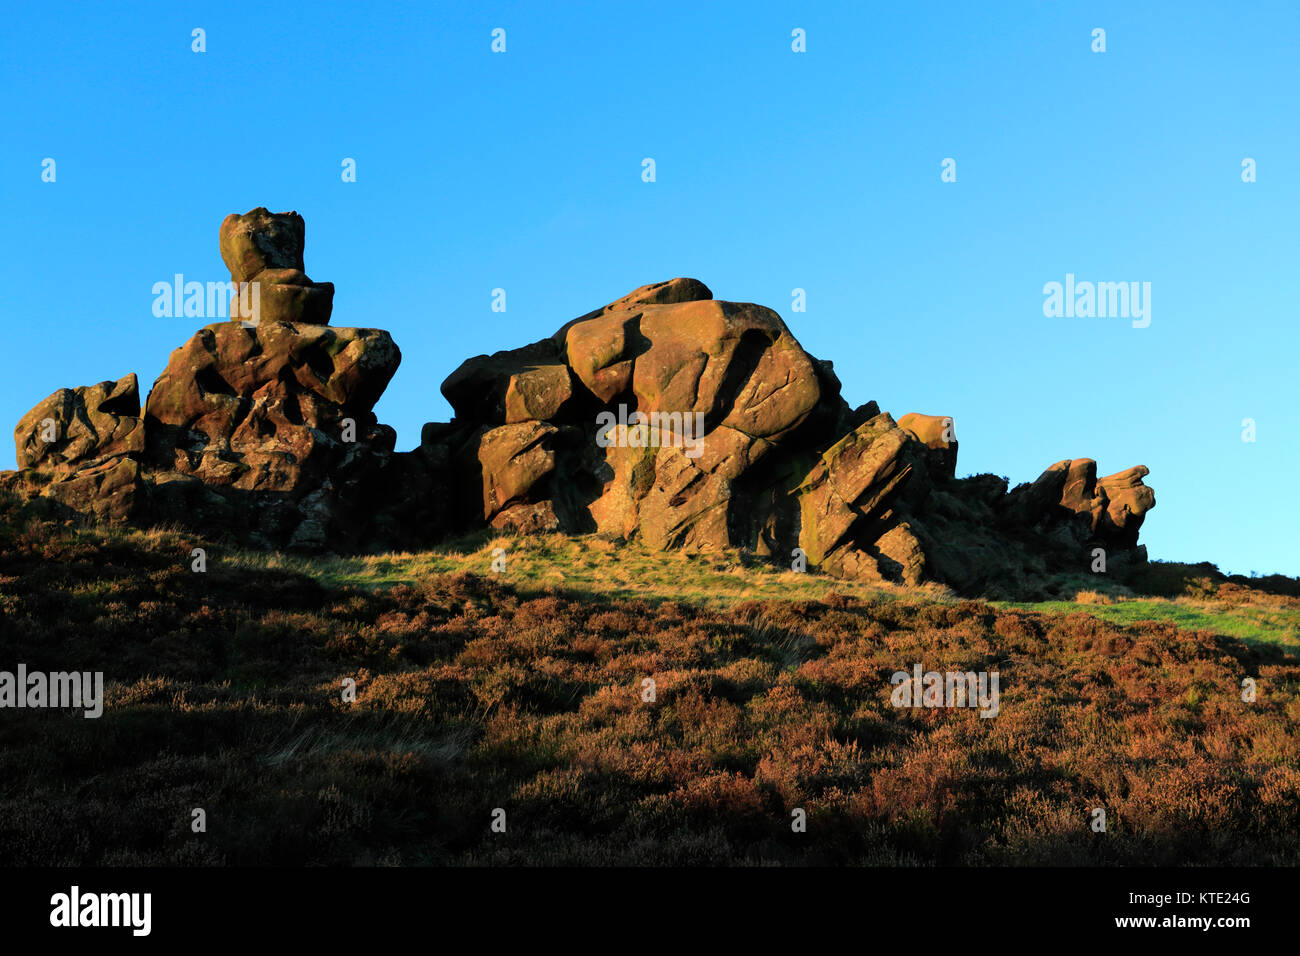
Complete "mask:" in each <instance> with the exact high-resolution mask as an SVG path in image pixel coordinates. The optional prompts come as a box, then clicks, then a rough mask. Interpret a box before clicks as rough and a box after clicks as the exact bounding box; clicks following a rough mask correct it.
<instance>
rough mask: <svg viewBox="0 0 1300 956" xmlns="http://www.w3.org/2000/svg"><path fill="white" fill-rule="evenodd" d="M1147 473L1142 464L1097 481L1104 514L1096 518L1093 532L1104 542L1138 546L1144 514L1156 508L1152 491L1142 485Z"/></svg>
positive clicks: (1127, 546) (1129, 546)
mask: <svg viewBox="0 0 1300 956" xmlns="http://www.w3.org/2000/svg"><path fill="white" fill-rule="evenodd" d="M1150 473H1151V472H1150V470H1149V469H1147V467H1146V466H1145V465H1137V466H1136V467H1133V468H1129V469H1127V470H1125V471H1121V472H1116V473H1115V474H1113V475H1107V476H1106V477H1105V478H1100V479H1098V481H1097V488H1098V490H1099V491H1100V492H1101V494H1102V495H1103V496H1104V497H1105V499H1106V511H1105V513H1104V514H1102V515H1100V516H1099V517H1098V520H1097V525H1096V526H1095V528H1094V530H1095V531H1096V532H1097V533H1098V534H1099V536H1100V537H1102V538H1103V539H1104V540H1106V541H1109V542H1111V543H1112V544H1115V545H1118V546H1120V547H1124V548H1132V547H1136V546H1137V539H1138V530H1139V529H1140V528H1141V527H1142V522H1143V520H1144V519H1145V518H1146V513H1147V512H1148V511H1150V510H1151V509H1152V508H1154V507H1155V506H1156V495H1155V492H1154V491H1152V490H1151V489H1150V488H1148V487H1147V486H1146V485H1144V484H1143V483H1142V479H1143V478H1145V477H1146V476H1147V475H1149V474H1150Z"/></svg>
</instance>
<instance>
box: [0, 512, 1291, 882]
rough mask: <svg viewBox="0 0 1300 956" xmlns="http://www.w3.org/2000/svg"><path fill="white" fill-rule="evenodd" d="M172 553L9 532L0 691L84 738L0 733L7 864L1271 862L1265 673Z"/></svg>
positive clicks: (1117, 628)
mask: <svg viewBox="0 0 1300 956" xmlns="http://www.w3.org/2000/svg"><path fill="white" fill-rule="evenodd" d="M202 544H203V543H202V542H199V541H196V540H193V539H187V538H186V537H185V536H184V535H182V534H177V533H172V532H159V533H154V534H143V535H142V534H139V533H135V534H125V533H115V532H102V531H97V530H94V529H84V528H78V527H74V526H71V525H64V524H61V523H58V522H57V521H55V520H52V519H51V518H49V517H42V516H41V512H40V509H39V508H38V507H35V506H22V507H19V506H17V505H14V504H13V503H12V502H7V503H6V504H5V505H4V510H3V516H2V517H0V669H12V668H13V667H14V666H15V665H16V664H17V663H19V662H23V663H26V664H27V665H28V666H29V668H32V669H43V670H66V669H77V670H103V671H104V672H105V675H106V681H107V682H108V686H107V689H106V701H105V713H104V716H103V717H102V718H101V719H99V720H86V719H82V718H81V717H79V716H72V715H71V714H69V713H67V712H56V711H29V710H5V711H0V859H2V860H4V861H5V862H6V863H9V864H18V865H35V864H107V865H114V864H128V865H130V864H181V865H187V864H197V865H211V864H241V865H248V864H286V865H304V864H324V865H355V864H362V865H366V864H380V865H387V864H396V865H413V864H505V863H523V864H761V863H783V864H886V865H889V864H921V865H926V864H993V865H1003V864H1049V865H1050V864H1246V865H1283V864H1285V865H1296V864H1297V863H1300V834H1298V833H1297V827H1296V823H1297V820H1300V733H1298V732H1297V731H1298V730H1300V660H1298V659H1297V658H1296V657H1295V656H1294V654H1293V652H1292V651H1291V650H1290V649H1288V648H1286V647H1280V646H1270V645H1267V644H1261V645H1247V644H1244V643H1242V642H1240V641H1238V640H1236V639H1234V638H1230V637H1226V636H1221V635H1216V634H1215V633H1214V632H1212V631H1208V630H1202V631H1188V630H1180V629H1178V628H1176V627H1175V626H1173V625H1171V624H1167V623H1153V622H1140V623H1134V624H1116V623H1107V622H1106V621H1104V620H1101V619H1099V618H1097V617H1094V616H1091V615H1090V614H1088V613H1083V612H1082V611H1077V612H1070V613H1059V612H1058V613H1038V612H1035V611H1030V610H1024V609H1019V608H1012V607H995V606H993V605H990V604H988V603H985V602H980V601H957V600H953V599H951V598H950V597H944V596H942V595H926V596H925V599H924V600H905V599H903V598H902V597H900V596H898V595H891V594H887V593H880V594H875V595H864V594H846V593H835V592H831V593H828V594H827V595H826V596H825V597H824V598H822V599H819V600H771V599H769V600H763V601H739V602H737V603H734V604H732V605H731V606H729V607H728V608H717V607H708V606H704V605H701V604H698V603H687V602H683V601H674V600H663V599H659V598H655V599H653V600H652V599H649V598H647V599H644V600H634V599H627V598H618V597H610V596H608V595H603V594H599V593H594V592H577V591H569V592H559V591H555V590H550V589H551V588H552V586H551V585H546V586H545V588H543V589H540V590H537V591H534V592H531V593H521V592H520V591H517V590H515V589H514V588H513V587H512V586H511V585H508V584H501V583H498V582H495V581H492V580H490V579H488V578H486V577H482V576H475V575H472V574H466V573H458V574H432V573H431V574H428V575H426V576H424V577H423V578H422V579H420V580H418V581H417V582H416V583H414V584H404V583H402V584H396V585H393V586H386V587H358V586H350V585H348V586H342V585H334V584H330V585H328V586H327V585H325V584H322V583H320V582H318V581H317V580H315V579H313V578H311V577H309V576H307V575H305V574H303V573H300V572H299V571H296V570H294V571H291V570H276V569H274V568H250V567H248V566H245V565H241V564H239V563H238V562H233V561H231V562H225V561H223V560H222V557H221V555H220V554H217V553H214V552H210V553H209V570H208V572H207V573H206V574H204V575H199V574H194V573H192V572H191V571H190V569H189V550H190V548H191V547H194V546H200V545H202ZM610 560H611V561H615V560H617V555H616V554H611V556H610ZM1224 588H1235V589H1236V592H1235V593H1236V595H1237V598H1238V599H1239V600H1241V601H1242V602H1246V603H1249V602H1250V601H1253V600H1256V599H1257V598H1258V592H1255V591H1253V590H1252V589H1251V588H1249V587H1246V586H1242V585H1223V586H1222V587H1220V588H1219V589H1218V591H1219V594H1220V595H1221V596H1222V595H1223V593H1224ZM547 590H550V593H546V592H547ZM1228 593H1230V594H1231V593H1234V592H1231V591H1230V592H1228ZM1265 597H1267V596H1265ZM1080 600H1081V601H1085V602H1091V601H1096V602H1098V603H1101V604H1106V603H1108V602H1109V601H1110V600H1111V599H1110V598H1108V597H1106V596H1104V595H1097V594H1095V593H1094V594H1091V595H1087V596H1083V595H1081V596H1080ZM915 662H920V663H921V664H922V665H923V666H924V667H925V668H926V669H933V670H963V671H964V670H975V671H979V670H996V671H998V672H999V674H1000V675H1001V713H1000V715H999V716H997V717H996V718H993V719H981V718H980V717H979V716H978V713H977V712H976V711H973V710H910V709H895V708H894V707H892V706H891V705H890V699H889V698H890V689H891V688H890V685H889V678H890V675H891V674H892V673H893V672H894V671H896V670H909V669H910V668H911V666H912V664H913V663H915ZM345 676H350V677H353V678H355V679H356V680H357V683H358V700H357V702H356V703H355V704H353V705H345V704H343V703H342V702H341V700H340V681H341V679H342V678H343V677H345ZM646 677H652V678H653V679H654V680H655V681H656V684H657V701H656V702H655V703H653V704H649V703H643V702H642V700H641V697H640V689H641V681H642V680H643V679H644V678H646ZM1244 677H1253V678H1254V679H1255V680H1256V681H1257V682H1258V687H1259V696H1258V700H1257V701H1256V702H1255V703H1253V704H1247V703H1243V702H1242V700H1241V692H1240V683H1241V680H1242V678H1244ZM195 807H202V808H204V809H205V810H206V812H207V819H208V832H207V833H205V834H194V833H191V832H190V819H191V816H190V812H191V809H192V808H195ZM496 807H502V808H505V810H506V812H507V815H508V816H507V819H508V832H507V833H506V834H494V833H492V832H491V831H490V829H489V820H490V816H491V813H492V810H493V809H494V808H496ZM1094 807H1104V808H1105V809H1106V813H1107V823H1108V832H1107V833H1105V834H1096V833H1093V832H1091V831H1090V829H1089V827H1088V820H1089V816H1088V814H1089V811H1090V810H1091V809H1092V808H1094ZM795 808H802V809H804V810H806V812H807V815H808V830H807V832H806V833H802V834H800V833H793V832H791V827H790V820H791V816H790V815H791V811H792V810H794V809H795Z"/></svg>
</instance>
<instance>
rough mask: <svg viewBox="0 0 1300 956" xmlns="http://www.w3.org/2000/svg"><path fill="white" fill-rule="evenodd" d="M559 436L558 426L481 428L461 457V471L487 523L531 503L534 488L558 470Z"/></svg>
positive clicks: (522, 424) (526, 424)
mask: <svg viewBox="0 0 1300 956" xmlns="http://www.w3.org/2000/svg"><path fill="white" fill-rule="evenodd" d="M558 434H559V429H557V428H556V427H555V426H554V425H548V424H546V423H544V422H519V423H517V424H513V425H502V426H500V427H497V428H488V427H484V428H481V429H480V430H479V431H478V432H476V433H475V434H474V435H473V436H472V437H471V438H470V440H469V441H468V442H466V443H465V445H464V446H463V447H462V448H461V449H460V451H459V453H458V455H457V459H458V469H459V471H460V474H461V476H462V485H463V486H464V487H465V489H466V491H467V493H469V494H473V493H474V492H475V491H476V490H477V497H478V499H479V500H480V501H481V502H482V511H483V519H484V520H486V521H491V520H492V519H493V518H494V517H496V515H497V514H499V513H500V512H502V511H504V510H505V509H506V508H507V507H509V506H511V505H514V504H520V503H525V502H528V501H530V500H531V499H530V497H529V496H530V494H532V493H533V492H534V486H536V485H537V484H538V483H539V482H541V481H542V480H543V479H545V478H547V477H549V476H550V475H551V474H552V473H553V472H554V471H555V445H554V439H555V436H556V435H558ZM471 500H473V499H472V498H471Z"/></svg>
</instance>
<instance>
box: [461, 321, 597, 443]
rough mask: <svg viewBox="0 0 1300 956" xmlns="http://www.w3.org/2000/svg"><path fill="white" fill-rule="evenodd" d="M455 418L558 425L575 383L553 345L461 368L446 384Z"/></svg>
mask: <svg viewBox="0 0 1300 956" xmlns="http://www.w3.org/2000/svg"><path fill="white" fill-rule="evenodd" d="M442 394H443V396H444V397H446V399H447V401H448V403H449V404H450V405H451V407H452V408H453V409H454V410H455V412H456V417H457V418H461V419H466V420H469V421H474V422H481V423H484V424H494V425H511V424H515V423H518V422H526V421H538V420H542V419H556V418H561V417H563V410H564V409H565V407H566V406H567V405H569V404H570V403H571V400H572V399H573V394H574V392H573V380H572V375H571V374H570V372H569V368H568V366H567V365H565V364H564V362H563V361H562V360H561V358H560V355H559V351H558V350H557V349H556V348H555V345H554V344H553V343H552V342H550V341H549V340H543V341H541V342H537V343H535V344H534V345H530V346H527V347H525V348H522V349H514V350H511V351H507V352H497V353H495V354H494V355H490V356H489V355H479V356H476V357H475V358H472V359H467V360H466V361H464V362H462V363H461V365H460V367H459V368H458V369H456V371H454V372H452V373H451V375H450V376H448V377H447V380H446V381H444V382H443V383H442Z"/></svg>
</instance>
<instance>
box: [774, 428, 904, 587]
mask: <svg viewBox="0 0 1300 956" xmlns="http://www.w3.org/2000/svg"><path fill="white" fill-rule="evenodd" d="M914 443H915V439H912V438H911V436H910V433H907V432H904V431H903V430H902V429H900V428H899V427H898V426H897V425H896V424H895V423H894V420H893V419H892V418H891V417H890V416H889V415H887V414H882V415H878V416H876V417H875V418H873V419H871V420H870V421H868V422H867V423H865V424H864V425H861V426H859V427H858V428H857V429H855V430H854V431H852V432H850V433H849V434H848V435H846V436H845V437H844V438H842V439H841V440H840V441H839V442H837V443H836V444H835V445H834V446H832V447H831V448H830V449H829V450H828V451H827V452H826V453H825V454H824V455H823V456H822V458H821V460H820V461H819V462H818V463H817V465H816V466H814V467H813V469H812V471H811V472H809V474H808V476H807V478H805V479H804V480H803V482H802V483H801V484H800V485H799V487H798V488H797V489H795V495H796V496H797V498H798V501H799V507H800V514H801V518H802V520H801V525H800V534H799V546H800V547H801V548H803V549H804V552H805V553H806V554H807V555H808V560H809V562H811V563H812V564H814V565H818V564H821V563H822V561H823V560H824V559H825V558H826V557H827V556H828V555H830V554H831V553H832V552H833V551H834V550H836V549H837V548H839V547H841V546H843V545H844V544H845V541H846V536H847V535H848V534H849V532H850V530H851V529H853V527H854V525H855V524H858V523H859V522H861V521H866V520H869V519H871V518H873V517H875V516H877V515H878V514H879V512H880V511H882V510H883V509H884V508H885V506H886V505H887V504H888V503H889V502H890V500H891V499H892V497H893V496H895V495H896V494H897V493H898V492H899V491H900V489H901V487H902V485H903V483H904V482H905V481H906V480H907V479H908V478H909V476H910V475H912V473H913V472H914V470H915V459H914V458H913V457H912V456H911V454H909V452H911V448H910V447H909V446H910V445H911V444H914Z"/></svg>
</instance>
